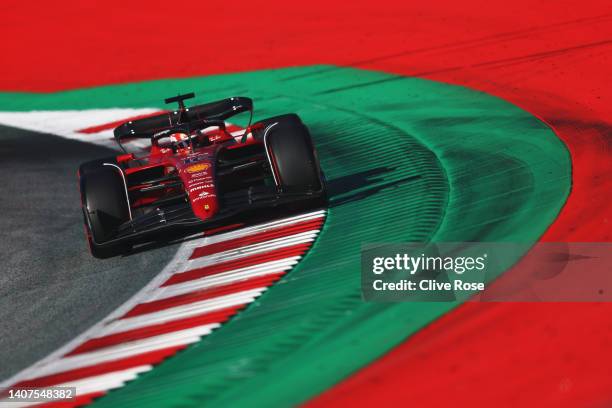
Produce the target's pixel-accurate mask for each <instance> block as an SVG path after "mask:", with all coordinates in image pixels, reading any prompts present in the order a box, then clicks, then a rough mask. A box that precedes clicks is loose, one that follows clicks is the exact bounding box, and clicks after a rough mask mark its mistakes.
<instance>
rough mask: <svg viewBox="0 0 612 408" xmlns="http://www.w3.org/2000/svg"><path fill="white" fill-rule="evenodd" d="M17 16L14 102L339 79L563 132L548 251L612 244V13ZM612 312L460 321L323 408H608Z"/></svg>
mask: <svg viewBox="0 0 612 408" xmlns="http://www.w3.org/2000/svg"><path fill="white" fill-rule="evenodd" d="M241 3H242V2H234V3H232V7H231V9H230V8H229V7H227V3H224V2H201V1H190V0H187V1H181V2H179V3H177V2H165V3H162V4H154V3H152V2H145V1H130V2H118V1H112V2H105V3H100V2H82V1H72V2H68V1H64V2H47V3H41V2H23V1H19V2H18V1H13V0H9V1H4V2H3V3H2V5H1V6H0V9H1V10H2V18H3V24H2V27H1V28H0V32H1V33H2V36H3V41H2V46H1V47H2V51H3V55H4V58H3V63H2V64H1V65H0V74H1V75H0V89H1V90H4V91H42V92H48V91H55V90H60V89H68V88H77V87H84V86H93V85H100V84H108V83H121V82H132V81H138V80H147V79H156V78H168V77H189V76H194V75H205V74H213V73H221V72H238V71H246V70H255V69H262V68H274V67H286V66H293V65H310V64H319V63H324V64H336V65H346V66H354V67H358V68H363V69H372V70H381V71H386V72H391V73H395V74H402V75H407V76H419V77H425V78H428V79H433V80H438V81H443V82H448V83H453V84H460V85H464V86H467V87H470V88H473V89H477V90H482V91H484V92H487V93H490V94H492V95H495V96H498V97H501V98H503V99H506V100H508V101H510V102H512V103H514V104H516V105H519V106H520V107H522V108H524V109H526V110H528V111H530V112H531V113H533V114H534V115H537V116H538V117H540V118H542V119H543V120H544V121H546V122H547V123H549V124H550V125H551V126H552V127H553V128H554V129H555V131H556V132H557V134H558V135H559V137H560V138H561V139H562V140H563V141H564V142H565V143H566V145H567V147H568V149H569V151H570V153H571V156H572V163H573V168H572V171H573V175H572V177H573V179H572V192H571V194H570V196H569V199H568V202H567V203H566V205H565V207H564V209H563V210H562V212H561V214H560V215H559V217H558V219H557V220H556V221H555V223H553V224H552V225H551V227H550V228H549V230H548V231H547V232H546V234H545V235H544V236H543V237H542V240H545V241H611V240H612V239H611V238H612V237H611V235H610V234H611V232H610V231H611V230H612V228H611V222H610V201H611V198H612V186H611V183H612V181H611V178H610V174H611V173H612V172H611V171H612V160H611V159H612V157H611V149H610V147H611V143H610V140H611V139H610V135H611V133H612V131H611V129H612V128H611V123H610V118H611V117H612V104H611V103H610V101H611V100H612V85H611V82H610V72H611V71H612V7H611V6H610V2H609V0H601V1H582V2H579V3H577V2H575V1H570V0H558V1H554V2H552V1H544V0H516V1H512V2H509V1H484V0H465V1H460V2H456V1H450V0H448V1H445V2H440V1H430V2H418V4H415V2H407V1H401V0H390V1H387V0H381V1H377V2H371V1H370V2H365V1H351V2H346V3H343V2H330V1H322V0H313V1H309V2H306V3H304V2H302V3H291V2H286V1H279V0H273V1H266V2H263V1H249V2H244V4H241ZM611 315H612V305H609V304H596V303H580V304H569V303H565V304H550V303H540V304H477V303H470V304H466V305H464V306H461V307H459V308H458V309H456V310H454V311H453V312H451V313H449V314H448V315H446V316H444V317H443V318H441V319H439V320H438V321H436V322H434V323H433V324H431V325H430V326H428V327H426V328H425V329H423V330H422V331H420V332H419V333H418V334H416V335H415V336H413V337H411V338H409V339H407V340H406V342H405V343H404V344H402V345H401V346H399V347H397V348H396V349H394V350H393V351H391V352H390V353H388V354H387V355H386V356H385V357H383V358H381V359H380V360H378V361H377V362H375V363H373V364H371V365H370V366H369V367H366V368H365V369H363V370H361V371H359V372H357V373H355V375H353V376H352V377H350V378H348V379H347V380H345V381H344V382H342V383H340V384H339V385H338V386H336V387H334V388H332V389H330V390H329V391H327V392H326V393H324V394H323V395H321V396H320V397H319V398H317V399H315V400H313V401H311V403H310V404H311V405H313V406H316V405H328V404H353V405H355V404H356V403H371V402H372V403H373V402H376V403H377V404H384V405H390V404H398V405H399V404H402V405H403V404H406V405H408V404H410V405H413V406H419V407H424V406H447V405H448V403H449V402H451V403H452V404H454V405H457V406H462V405H467V404H470V405H471V406H491V405H493V406H514V405H529V406H553V405H554V406H561V407H563V406H568V407H569V406H608V405H609V404H610V399H612V397H611V396H610V390H611V389H612V376H610V374H609V371H610V370H609V367H608V365H609V363H610V360H611V359H612V351H611V350H612V348H611V347H610V345H611V344H612V335H611V333H612V330H610V323H609V321H610V316H611Z"/></svg>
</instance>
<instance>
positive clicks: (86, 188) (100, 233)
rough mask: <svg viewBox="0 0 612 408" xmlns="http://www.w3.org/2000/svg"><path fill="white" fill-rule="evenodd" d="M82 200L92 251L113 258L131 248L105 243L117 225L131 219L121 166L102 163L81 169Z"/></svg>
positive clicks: (95, 254) (100, 256) (95, 255)
mask: <svg viewBox="0 0 612 408" xmlns="http://www.w3.org/2000/svg"><path fill="white" fill-rule="evenodd" d="M79 174H81V177H80V187H81V201H82V206H83V216H84V221H85V232H86V235H87V240H88V242H89V248H90V250H91V254H92V255H93V256H94V257H96V258H110V257H112V256H116V255H120V254H122V253H124V252H126V251H129V249H130V245H126V244H106V245H104V243H105V242H107V241H109V240H112V239H113V238H114V237H115V236H116V234H117V229H118V227H119V226H120V225H121V224H123V223H124V222H126V221H128V220H129V217H130V216H129V207H128V205H129V204H128V201H127V196H126V193H125V186H124V183H123V178H122V176H121V174H119V169H117V168H115V167H113V166H104V165H103V164H100V165H99V166H98V167H97V168H96V167H91V168H88V169H87V170H86V171H85V172H83V171H82V170H81V169H79Z"/></svg>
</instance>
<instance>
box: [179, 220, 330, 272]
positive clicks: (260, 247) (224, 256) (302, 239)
mask: <svg viewBox="0 0 612 408" xmlns="http://www.w3.org/2000/svg"><path fill="white" fill-rule="evenodd" d="M318 233H319V230H311V231H306V232H301V233H299V234H295V235H290V236H288V237H282V238H276V239H272V240H269V241H264V242H262V243H257V244H252V245H247V246H243V247H240V248H236V249H230V250H227V251H223V252H217V253H215V254H211V255H205V256H202V257H199V258H195V259H191V260H189V261H188V262H187V263H186V265H185V269H183V270H182V271H180V272H181V273H184V272H189V271H190V270H192V269H198V268H203V267H205V266H210V265H214V264H217V263H220V262H226V261H233V260H235V259H240V258H244V257H246V256H249V255H255V254H259V253H263V252H268V251H272V250H275V249H281V248H286V247H290V246H294V245H298V244H306V243H308V242H312V241H314V239H315V238H316V236H317V234H318Z"/></svg>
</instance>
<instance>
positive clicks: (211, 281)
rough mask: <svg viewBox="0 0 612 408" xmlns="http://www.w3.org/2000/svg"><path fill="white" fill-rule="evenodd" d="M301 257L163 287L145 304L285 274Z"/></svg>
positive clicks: (152, 294)
mask: <svg viewBox="0 0 612 408" xmlns="http://www.w3.org/2000/svg"><path fill="white" fill-rule="evenodd" d="M300 258H301V257H300V256H292V257H289V258H284V259H280V260H278V261H271V262H265V263H261V264H256V265H254V266H247V267H244V268H238V269H233V270H231V271H227V272H221V273H217V274H215V275H212V276H207V277H205V278H200V279H195V280H192V281H187V282H183V283H177V284H174V285H170V286H162V287H161V288H159V289H157V290H155V291H154V292H153V293H151V297H150V298H149V299H146V300H145V302H154V301H156V300H160V299H166V298H170V297H173V296H178V295H183V294H186V293H191V292H195V291H199V290H203V289H209V288H214V287H218V286H223V285H228V284H231V283H236V282H239V281H244V280H247V279H250V278H255V277H260V276H265V275H270V274H272V273H279V272H284V271H287V270H289V269H291V268H292V267H293V266H294V265H295V264H297V263H298V261H299V259H300ZM145 302H143V303H145Z"/></svg>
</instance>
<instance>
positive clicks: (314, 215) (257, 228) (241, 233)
mask: <svg viewBox="0 0 612 408" xmlns="http://www.w3.org/2000/svg"><path fill="white" fill-rule="evenodd" d="M324 216H325V211H324V210H320V211H314V212H311V213H306V214H300V215H296V216H293V217H288V218H283V219H281V220H276V221H271V222H266V223H263V224H258V225H253V226H250V227H244V228H240V229H237V230H234V231H228V232H223V233H220V234H216V235H211V236H209V237H205V238H203V239H204V241H200V242H194V243H189V244H188V245H189V246H190V247H200V246H206V245H211V244H217V243H219V242H225V241H229V240H231V239H236V238H243V237H247V236H249V235H254V234H257V233H260V232H266V231H271V230H275V229H280V228H282V227H290V226H292V225H295V224H299V223H302V222H306V221H312V220H316V219H319V218H323V217H324Z"/></svg>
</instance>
